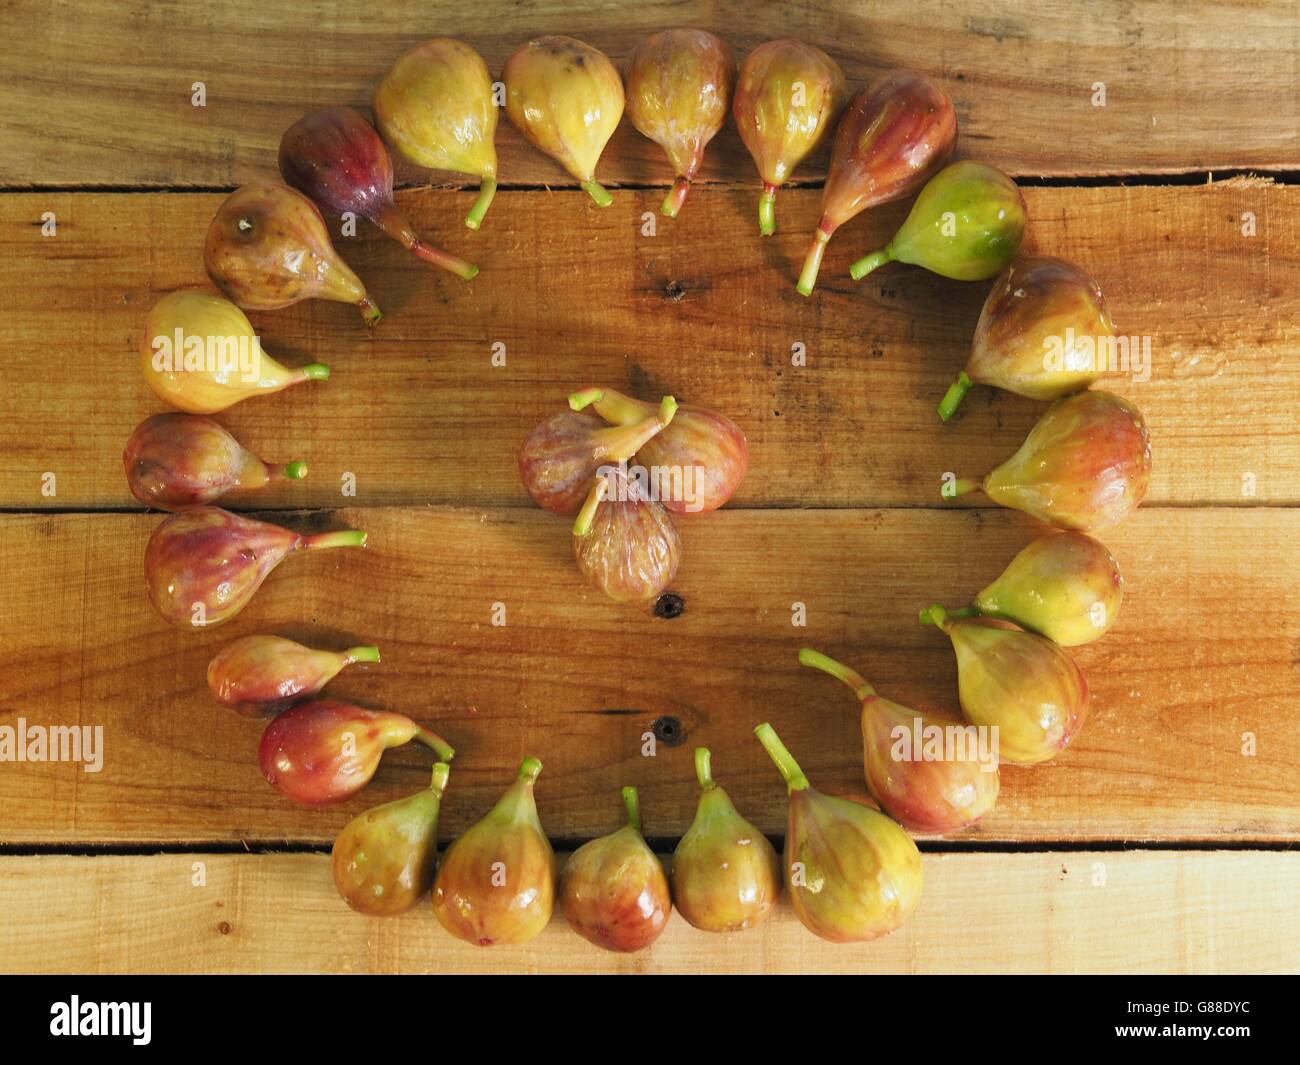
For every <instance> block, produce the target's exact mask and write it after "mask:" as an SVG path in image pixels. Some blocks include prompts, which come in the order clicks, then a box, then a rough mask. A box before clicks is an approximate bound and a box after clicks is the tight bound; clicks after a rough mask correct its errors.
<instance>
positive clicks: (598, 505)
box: [573, 470, 682, 603]
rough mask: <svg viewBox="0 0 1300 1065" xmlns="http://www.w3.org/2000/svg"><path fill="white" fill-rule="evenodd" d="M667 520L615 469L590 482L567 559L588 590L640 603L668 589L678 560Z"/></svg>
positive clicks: (675, 541)
mask: <svg viewBox="0 0 1300 1065" xmlns="http://www.w3.org/2000/svg"><path fill="white" fill-rule="evenodd" d="M681 553H682V549H681V541H680V539H679V538H678V535H677V527H676V526H675V525H674V524H673V519H672V516H671V515H670V514H669V513H668V511H667V510H666V509H664V507H663V506H662V505H661V504H659V503H657V502H655V501H654V500H652V499H649V498H648V497H647V496H646V494H645V490H644V489H643V488H642V486H641V484H640V482H639V481H635V480H633V479H632V478H630V477H627V476H626V475H624V474H623V473H622V472H620V471H617V470H615V471H610V472H609V473H607V474H605V475H602V476H601V477H599V478H598V479H597V480H596V483H595V484H594V485H593V486H592V489H591V494H590V495H588V497H587V501H586V503H584V504H583V507H582V510H580V511H579V512H578V517H577V518H576V519H575V520H574V523H573V555H574V558H576V559H577V562H578V570H579V571H580V572H581V573H582V575H583V576H584V577H586V578H587V582H588V583H589V584H590V585H591V586H592V587H593V588H599V589H600V590H601V591H602V592H604V593H605V594H606V595H607V596H609V597H610V598H611V599H613V600H614V602H616V603H643V602H645V601H646V600H648V599H654V598H655V597H656V596H658V595H659V594H660V593H661V592H662V591H663V590H664V589H665V588H667V587H668V585H669V583H670V582H671V581H672V579H673V577H674V576H675V575H676V573H677V564H678V562H679V561H680V560H681Z"/></svg>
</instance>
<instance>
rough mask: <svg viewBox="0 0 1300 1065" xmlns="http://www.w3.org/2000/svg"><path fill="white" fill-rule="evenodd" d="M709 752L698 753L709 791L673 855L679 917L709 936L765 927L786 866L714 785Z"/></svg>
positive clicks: (697, 769)
mask: <svg viewBox="0 0 1300 1065" xmlns="http://www.w3.org/2000/svg"><path fill="white" fill-rule="evenodd" d="M709 763H710V758H709V752H708V749H707V748H705V747H698V748H696V751H695V775H696V777H697V778H698V779H699V781H700V787H701V788H703V789H704V790H703V791H702V792H701V794H700V802H699V806H698V807H697V808H696V810H695V820H694V821H692V822H691V827H690V828H689V829H688V830H687V832H686V835H684V836H683V837H682V839H681V842H680V843H678V844H677V850H676V851H674V852H673V861H672V868H671V869H670V870H669V873H668V876H669V879H670V880H671V882H672V888H673V900H674V902H676V904H677V910H678V912H679V913H680V914H681V915H682V916H683V917H685V918H686V920H687V921H689V922H690V923H691V924H692V925H694V926H695V927H696V928H699V929H702V930H703V931H705V932H739V931H742V930H743V929H746V928H753V927H754V926H755V925H757V924H759V923H761V922H762V921H763V920H764V918H766V917H767V915H768V914H769V913H770V912H771V910H772V907H773V906H775V905H776V900H777V897H778V896H779V895H780V894H781V860H780V859H779V858H778V857H777V854H776V850H775V849H774V848H773V846H772V844H771V843H769V842H768V841H767V837H766V836H764V835H763V834H762V833H761V832H759V830H758V829H756V828H755V827H754V826H753V825H751V824H750V823H749V822H748V821H746V820H745V819H744V818H743V817H741V816H740V814H739V813H738V812H737V811H736V808H735V806H733V805H732V803H731V797H730V796H729V795H728V794H727V793H726V792H725V791H724V790H723V789H722V788H720V787H719V786H718V785H717V784H715V783H714V782H713V775H712V773H711V772H710V764H709Z"/></svg>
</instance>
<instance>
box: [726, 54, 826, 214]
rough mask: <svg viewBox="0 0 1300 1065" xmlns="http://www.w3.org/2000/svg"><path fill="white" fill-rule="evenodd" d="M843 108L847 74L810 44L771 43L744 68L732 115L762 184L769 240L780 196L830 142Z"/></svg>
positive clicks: (761, 201) (747, 60)
mask: <svg viewBox="0 0 1300 1065" xmlns="http://www.w3.org/2000/svg"><path fill="white" fill-rule="evenodd" d="M843 103H844V72H843V71H842V70H840V67H839V64H838V63H836V62H835V60H833V59H832V58H831V57H830V56H828V55H827V54H826V53H825V52H823V51H822V50H821V49H820V48H816V47H814V46H813V45H811V44H804V43H803V42H802V41H793V40H782V41H768V42H767V43H766V44H762V45H759V46H758V47H757V48H755V49H754V51H752V52H750V53H749V55H748V56H746V57H745V61H744V62H743V63H742V64H741V65H740V74H739V76H738V77H737V79H736V95H735V99H734V101H733V103H732V113H733V114H734V115H735V118H736V128H737V129H738V130H739V131H740V139H741V140H742V141H744V142H745V147H746V148H748V149H749V154H750V155H752V156H753V157H754V164H755V166H757V167H758V174H759V177H761V178H762V179H763V195H762V196H761V197H760V198H759V201H758V231H759V232H760V233H761V234H763V235H764V236H769V235H771V234H772V233H775V232H776V190H777V189H778V188H780V187H781V186H782V185H784V184H785V182H786V179H787V178H789V176H790V175H791V173H793V172H794V170H795V169H796V168H797V167H798V166H799V164H800V163H801V162H803V160H804V159H805V158H806V157H807V156H808V155H809V154H811V153H812V152H814V151H816V150H817V147H818V145H820V144H821V143H822V141H824V140H825V139H826V136H827V134H829V132H830V129H831V126H832V124H833V123H834V122H835V116H836V115H837V114H838V113H839V110H840V106H841V105H842V104H843Z"/></svg>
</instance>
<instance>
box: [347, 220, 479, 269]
mask: <svg viewBox="0 0 1300 1065" xmlns="http://www.w3.org/2000/svg"><path fill="white" fill-rule="evenodd" d="M370 221H372V222H374V223H375V225H377V226H378V227H379V228H380V229H382V230H383V231H384V232H385V233H387V234H388V235H389V236H390V237H392V238H393V239H394V240H396V241H397V242H398V243H400V244H401V245H402V246H403V247H405V248H406V249H407V250H408V251H411V252H414V253H415V254H416V255H418V256H419V257H420V258H421V259H423V260H424V261H425V262H427V263H432V264H433V265H434V266H437V267H439V268H441V269H443V270H447V271H449V272H450V273H453V274H455V275H456V276H457V277H459V278H463V279H464V280H466V281H468V280H470V278H472V277H474V275H475V274H477V273H478V267H477V266H473V265H471V264H470V263H467V262H466V261H465V260H464V259H461V258H458V257H457V256H455V255H452V254H451V253H450V252H446V251H443V250H442V249H441V248H435V247H434V246H433V245H432V244H427V243H425V242H424V241H423V240H422V239H420V237H419V236H418V235H417V234H416V232H415V230H414V229H412V228H411V223H410V222H409V221H408V220H407V218H406V216H405V215H404V214H402V212H401V211H399V210H398V209H397V207H396V206H395V205H394V204H391V203H390V204H388V205H387V206H386V207H383V208H380V210H378V211H376V212H375V213H374V214H373V215H371V216H370Z"/></svg>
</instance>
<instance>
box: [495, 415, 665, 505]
mask: <svg viewBox="0 0 1300 1065" xmlns="http://www.w3.org/2000/svg"><path fill="white" fill-rule="evenodd" d="M676 414H677V401H676V400H675V399H673V397H672V396H664V398H663V400H662V401H661V402H660V404H659V406H658V408H655V407H653V406H651V405H650V404H646V405H645V408H644V413H643V414H642V415H641V416H640V417H639V418H637V419H636V420H635V421H633V422H629V423H626V424H623V423H620V424H619V425H616V426H615V427H613V428H610V427H607V426H606V425H605V424H604V423H603V422H601V421H600V420H599V419H596V418H593V417H591V415H589V414H578V413H574V412H573V411H566V412H564V413H563V414H556V415H555V416H554V417H551V418H548V419H547V420H546V421H544V422H542V423H541V425H539V426H538V427H537V428H536V429H534V430H533V431H532V433H530V434H529V436H528V439H527V440H525V441H524V444H523V447H522V448H520V450H519V478H520V480H521V481H523V484H524V487H525V488H526V489H528V494H529V495H530V496H532V497H533V502H534V503H536V504H537V505H538V506H539V507H542V508H543V509H544V510H549V511H551V512H552V513H554V514H562V515H564V516H566V517H567V516H569V515H573V514H576V513H577V512H578V510H579V509H580V508H581V507H582V504H583V501H584V500H585V499H586V498H587V496H588V495H589V494H590V492H591V489H592V485H593V484H594V483H595V480H596V473H597V471H599V470H600V469H601V468H602V467H606V466H610V465H618V464H619V463H622V462H626V461H627V460H628V459H630V458H632V457H633V456H634V455H635V454H636V453H637V452H638V451H640V450H641V449H642V448H643V447H644V446H645V445H646V442H647V441H649V440H650V439H651V438H653V437H654V436H655V434H657V433H659V432H660V431H661V430H662V429H663V428H664V427H665V426H667V425H669V424H671V423H672V421H673V419H674V417H675V416H676Z"/></svg>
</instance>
